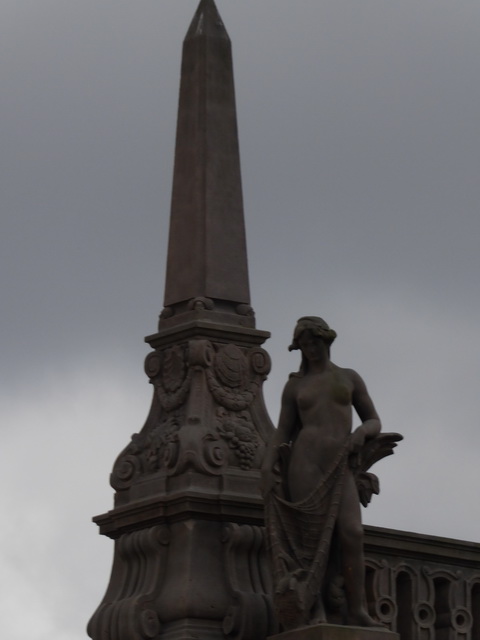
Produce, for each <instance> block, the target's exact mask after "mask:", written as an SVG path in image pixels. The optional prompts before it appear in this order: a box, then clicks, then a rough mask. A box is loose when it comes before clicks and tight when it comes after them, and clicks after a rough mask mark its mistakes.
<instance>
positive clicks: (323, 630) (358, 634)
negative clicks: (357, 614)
mask: <svg viewBox="0 0 480 640" xmlns="http://www.w3.org/2000/svg"><path fill="white" fill-rule="evenodd" d="M270 640H400V636H399V635H398V634H397V633H392V632H391V631H388V630H387V629H381V628H379V629H375V628H365V627H347V626H344V625H336V624H317V625H312V626H309V627H301V628H300V629H295V631H285V632H284V633H279V634H277V635H275V636H271V637H270Z"/></svg>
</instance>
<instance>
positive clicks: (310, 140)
mask: <svg viewBox="0 0 480 640" xmlns="http://www.w3.org/2000/svg"><path fill="white" fill-rule="evenodd" d="M217 6H218V8H219V10H220V13H221V15H222V17H223V19H224V22H225V25H226V27H227V30H228V32H229V34H230V37H231V39H232V42H233V51H234V67H235V80H236V92H237V111H238V122H239V131H240V150H241V158H242V171H243V189H244V200H245V218H246V225H247V240H248V251H249V266H250V283H251V290H252V304H253V306H254V308H255V310H256V317H257V327H258V328H259V329H263V330H268V331H271V332H272V338H271V339H270V340H269V341H268V343H267V344H266V345H265V346H266V348H267V350H268V351H269V353H270V355H271V357H272V360H273V370H272V374H271V376H270V379H269V381H268V383H267V384H266V386H265V395H266V399H267V404H268V407H269V410H270V414H271V417H272V420H273V421H274V422H276V420H277V416H278V411H279V402H280V394H281V390H282V387H283V384H284V383H285V380H286V379H287V376H288V373H289V372H290V371H293V370H295V369H297V367H298V354H295V353H293V354H289V353H288V352H287V346H288V344H289V343H290V339H291V334H292V330H293V327H294V324H295V321H296V320H297V318H298V317H299V316H302V315H321V316H323V317H324V318H325V319H326V320H327V321H328V322H329V324H330V325H331V326H333V328H335V329H336V331H337V333H338V335H339V337H338V339H337V341H336V342H335V344H334V346H333V350H332V358H333V360H334V361H335V362H336V363H337V364H339V365H341V366H347V367H352V368H354V369H356V370H357V371H359V373H360V374H361V375H362V376H363V378H364V379H365V381H366V383H367V386H368V388H369V390H370V392H371V395H372V397H373V399H374V401H375V403H376V406H377V408H378V411H379V413H380V415H381V417H382V420H383V425H384V430H386V431H399V432H401V433H403V434H404V436H405V441H404V442H403V443H401V444H400V446H399V447H398V449H397V453H396V454H395V456H394V457H393V458H388V459H386V460H384V461H382V462H381V463H379V464H378V466H377V472H378V474H379V475H380V479H381V486H382V493H381V495H380V496H378V497H376V498H375V499H374V502H373V504H372V505H371V506H370V507H369V508H368V509H367V510H366V511H365V512H364V520H365V522H366V523H368V524H374V525H379V526H384V527H390V528H398V529H403V530H409V531H416V532H419V533H426V534H432V535H439V536H447V537H453V538H459V539H466V540H471V541H479V540H480V532H479V523H480V517H479V516H480V513H479V512H480V507H479V501H478V485H479V479H480V472H479V465H478V458H479V452H480V420H479V411H478V407H477V398H478V396H479V388H480V341H479V331H480V299H479V286H478V278H479V274H480V252H479V244H480V215H479V202H480V179H479V177H480V119H479V116H480V81H479V60H480V38H479V33H480V3H479V2H475V1H472V0H468V1H467V0H361V1H359V0H324V1H319V0H300V1H299V2H298V1H297V2H292V0H255V1H254V0H242V1H236V2H234V1H232V0H218V2H217ZM195 9H196V0H141V1H140V2H132V0H81V1H78V2H73V0H41V1H39V0H0V86H1V92H0V105H1V108H0V183H1V184H0V198H1V200H0V202H1V211H2V212H1V233H0V290H1V301H2V307H1V309H2V323H1V327H2V333H1V367H0V373H1V385H0V396H1V401H0V420H1V429H2V438H1V441H2V447H1V453H0V456H1V458H0V468H1V471H2V476H3V491H2V497H1V507H2V514H3V522H2V526H1V529H0V553H1V554H2V560H1V567H2V569H1V572H2V580H1V582H0V585H1V586H0V601H1V602H2V605H0V606H2V607H4V611H1V612H0V636H1V637H2V638H8V640H25V638H29V640H51V639H52V638H59V639H60V638H61V639H62V640H80V639H82V638H85V637H86V635H85V625H86V623H87V620H88V618H89V617H90V616H91V614H92V613H93V611H94V609H95V608H96V607H97V605H98V604H99V602H100V600H101V598H102V596H103V592H104V590H105V588H106V586H107V584H108V579H109V571H110V565H111V559H112V552H113V544H112V542H111V541H110V540H109V539H108V538H104V537H100V536H99V535H98V533H97V531H96V527H95V526H94V525H93V524H91V522H90V518H91V516H93V515H96V514H99V513H103V512H105V511H107V510H108V509H110V508H111V507H112V497H113V492H112V490H111V488H110V487H109V484H108V477H109V473H110V471H111V467H112V464H113V461H114V459H115V457H116V456H117V454H118V453H119V452H120V450H121V449H122V448H123V447H124V446H125V445H126V444H127V442H128V441H129V438H130V436H131V434H132V433H134V432H136V431H138V430H139V429H140V428H141V426H142V424H143V421H144V419H145V416H146V414H147V412H148V409H149V404H150V394H151V387H150V386H149V385H148V383H147V378H146V377H145V375H144V373H143V359H144V357H145V355H146V354H147V353H148V348H147V347H146V345H145V344H144V343H143V337H144V336H145V335H148V334H151V333H153V332H154V331H155V330H156V324H157V316H158V313H159V312H160V310H161V308H162V303H163V286H164V273H165V271H164V268H165V254H166V242H167V233H168V216H169V209H170V193H171V179H172V167H173V151H174V136H175V126H176V108H177V96H178V83H179V69H180V55H181V43H182V40H183V37H184V35H185V33H186V31H187V28H188V25H189V23H190V20H191V18H192V16H193V13H194V11H195Z"/></svg>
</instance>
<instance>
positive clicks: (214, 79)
mask: <svg viewBox="0 0 480 640" xmlns="http://www.w3.org/2000/svg"><path fill="white" fill-rule="evenodd" d="M199 297H204V298H209V299H212V300H213V301H223V303H224V302H227V303H228V304H227V306H232V307H234V305H235V304H237V305H238V304H249V302H250V293H249V284H248V271H247V253H246V243H245V226H244V217H243V198H242V185H241V175H240V156H239V148H238V134H237V120H236V109H235V92H234V83H233V67H232V55H231V45H230V39H229V37H228V34H227V32H226V31H225V27H224V26H223V23H222V20H221V18H220V15H219V14H218V11H217V9H216V7H215V4H214V2H213V0H202V1H201V2H200V5H199V7H198V9H197V12H196V14H195V16H194V18H193V21H192V23H191V25H190V28H189V30H188V32H187V35H186V37H185V40H184V44H183V59H182V74H181V85H180V99H179V109H178V121H177V137H176V151H175V166H174V178H173V192H172V209H171V217H170V234H169V245H168V260H167V275H166V283H165V306H166V307H172V306H173V307H174V306H175V305H179V304H181V303H185V302H187V301H189V300H192V299H195V298H199ZM224 306H225V305H224Z"/></svg>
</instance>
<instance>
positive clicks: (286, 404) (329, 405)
mask: <svg viewBox="0 0 480 640" xmlns="http://www.w3.org/2000/svg"><path fill="white" fill-rule="evenodd" d="M335 338H336V333H335V331H333V330H332V329H330V327H329V326H328V325H327V323H326V322H325V321H324V320H322V319H321V318H317V317H312V316H308V317H303V318H300V320H299V321H298V323H297V326H296V328H295V332H294V337H293V343H292V345H291V346H290V348H289V349H290V350H292V349H300V351H301V352H302V364H301V367H300V371H299V372H298V373H296V374H292V375H291V376H290V378H289V380H288V382H287V384H286V385H285V389H284V391H283V396H282V408H281V413H280V421H279V425H278V429H277V431H276V433H275V435H274V437H273V439H272V442H271V443H270V444H269V447H268V449H267V454H266V456H265V461H264V464H263V468H262V482H263V492H264V497H265V504H266V519H267V533H268V537H269V545H270V553H271V560H272V564H273V574H274V586H275V596H274V599H275V608H276V611H277V616H278V618H279V621H280V623H281V624H282V626H283V628H284V629H285V630H286V629H292V628H296V627H298V626H302V625H305V624H316V623H320V622H326V621H327V615H326V608H325V600H326V599H327V600H328V599H330V600H331V595H332V594H330V597H329V594H328V593H327V592H328V586H329V585H330V587H331V586H332V584H334V583H335V582H336V578H334V573H332V570H331V568H330V569H329V567H331V565H332V562H331V558H330V556H331V551H332V548H333V546H335V547H338V549H339V554H340V557H341V561H340V567H339V571H340V573H341V575H342V576H343V590H344V600H345V601H346V606H345V605H343V614H342V615H343V622H346V623H347V624H352V625H357V626H369V627H371V626H379V623H378V622H375V621H374V620H373V619H372V618H371V617H370V615H369V614H368V612H367V610H366V607H365V595H364V573H365V568H364V556H363V527H362V521H361V514H360V504H359V502H360V501H362V503H363V504H365V505H366V504H368V502H369V501H370V498H371V495H372V493H378V480H377V478H376V477H375V476H373V475H372V474H367V473H366V470H367V469H368V468H369V467H370V466H371V464H373V462H375V461H376V460H378V459H380V458H382V457H384V456H385V455H389V454H390V453H392V452H393V451H392V449H393V447H394V446H395V442H396V441H397V440H400V439H401V436H400V435H398V434H381V435H379V434H380V428H381V424H380V418H379V417H378V414H377V412H376V410H375V407H374V405H373V402H372V400H371V398H370V396H369V394H368V392H367V388H366V386H365V384H364V382H363V380H362V378H361V377H360V376H359V375H358V373H356V372H355V371H353V370H352V369H343V368H341V367H338V366H337V365H335V364H334V363H333V362H332V361H331V360H330V345H331V344H332V342H333V341H334V339H335ZM352 407H353V408H354V409H355V411H356V413H357V414H358V417H359V418H360V420H361V424H360V426H359V427H357V428H356V429H355V430H354V431H353V432H352ZM279 474H280V476H279ZM329 559H330V563H329ZM334 571H335V570H334ZM327 572H329V574H328V575H329V579H328V580H327V579H326V574H327ZM337 573H338V570H337ZM327 582H329V584H327ZM336 583H337V585H338V581H337V582H336ZM330 591H331V589H330ZM337 592H340V594H341V589H340V590H339V589H338V586H337ZM339 601H340V605H339V609H342V604H341V601H342V598H341V597H340V598H339Z"/></svg>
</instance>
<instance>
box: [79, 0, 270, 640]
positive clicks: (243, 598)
mask: <svg viewBox="0 0 480 640" xmlns="http://www.w3.org/2000/svg"><path fill="white" fill-rule="evenodd" d="M164 304H165V307H164V309H163V311H162V313H161V316H160V322H159V327H158V332H157V333H155V334H154V335H151V336H148V337H147V338H146V341H147V342H148V343H149V344H150V345H151V347H152V349H153V351H152V352H151V353H150V354H149V355H148V356H147V358H146V363H145V369H146V373H147V375H148V377H149V378H150V382H151V383H152V385H153V401H152V406H151V410H150V413H149V415H148V418H147V421H146V423H145V425H144V426H143V428H142V429H141V431H140V432H139V433H137V434H134V435H133V436H132V440H131V442H130V443H129V444H128V445H127V446H126V448H125V449H124V450H123V452H122V453H121V454H120V455H119V456H118V458H117V460H116V462H115V465H114V468H113V472H112V474H111V484H112V486H113V488H114V489H115V491H116V493H115V503H114V508H113V509H112V510H111V511H108V512H107V513H106V514H103V515H101V516H97V517H96V518H94V521H95V522H96V523H97V524H98V526H99V527H100V533H102V534H104V535H107V536H109V537H111V538H113V539H114V541H115V548H114V560H113V568H112V573H111V577H110V582H109V585H108V587H107V591H106V594H105V597H104V599H103V601H102V602H101V604H100V605H99V607H98V609H97V611H96V612H95V614H94V615H93V617H92V619H91V620H90V622H89V625H88V633H89V635H90V637H91V638H93V640H107V639H108V640H145V639H153V640H160V639H162V640H170V639H172V640H173V639H174V640H183V639H184V638H185V639H186V638H199V639H200V640H202V639H203V638H205V640H206V639H207V638H208V639H209V640H213V639H215V638H218V639H224V638H229V639H231V640H263V638H265V637H266V636H267V635H269V634H270V633H272V631H274V627H273V622H272V611H271V602H270V598H269V596H268V593H269V590H270V587H269V575H268V574H269V572H268V570H267V567H266V561H265V548H264V536H263V529H262V525H263V503H262V499H261V496H260V490H259V476H260V471H259V469H260V465H261V460H262V457H263V452H264V448H265V442H266V440H267V439H268V437H269V435H270V433H271V429H272V425H271V422H270V420H269V418H268V415H267V412H266V410H265V406H264V403H263V396H262V384H263V381H264V379H265V378H266V376H267V374H268V372H269V369H270V362H269V357H268V355H267V353H266V352H265V351H264V350H263V349H262V348H261V345H262V343H263V342H264V341H265V339H266V338H267V337H268V335H269V334H268V333H267V332H264V331H258V330H256V329H255V320H254V315H253V310H252V308H251V306H250V295H249V284H248V271H247V255H246V246H245V229H244V218H243V203H242V189H241V178H240V160H239V151H238V135H237V124H236V110H235V96H234V85H233V71H232V58H231V46H230V40H229V37H228V35H227V32H226V31H225V28H224V26H223V23H222V20H221V18H220V16H219V14H218V12H217V9H216V7H215V4H214V2H213V0H201V2H200V5H199V7H198V9H197V12H196V14H195V16H194V18H193V21H192V23H191V25H190V28H189V30H188V32H187V35H186V38H185V41H184V46H183V59H182V71H181V84H180V99H179V109H178V123H177V139H176V151H175V168H174V180H173V194H172V209H171V217H170V236H169V247H168V259H167V276H166V285H165V303H164Z"/></svg>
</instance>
